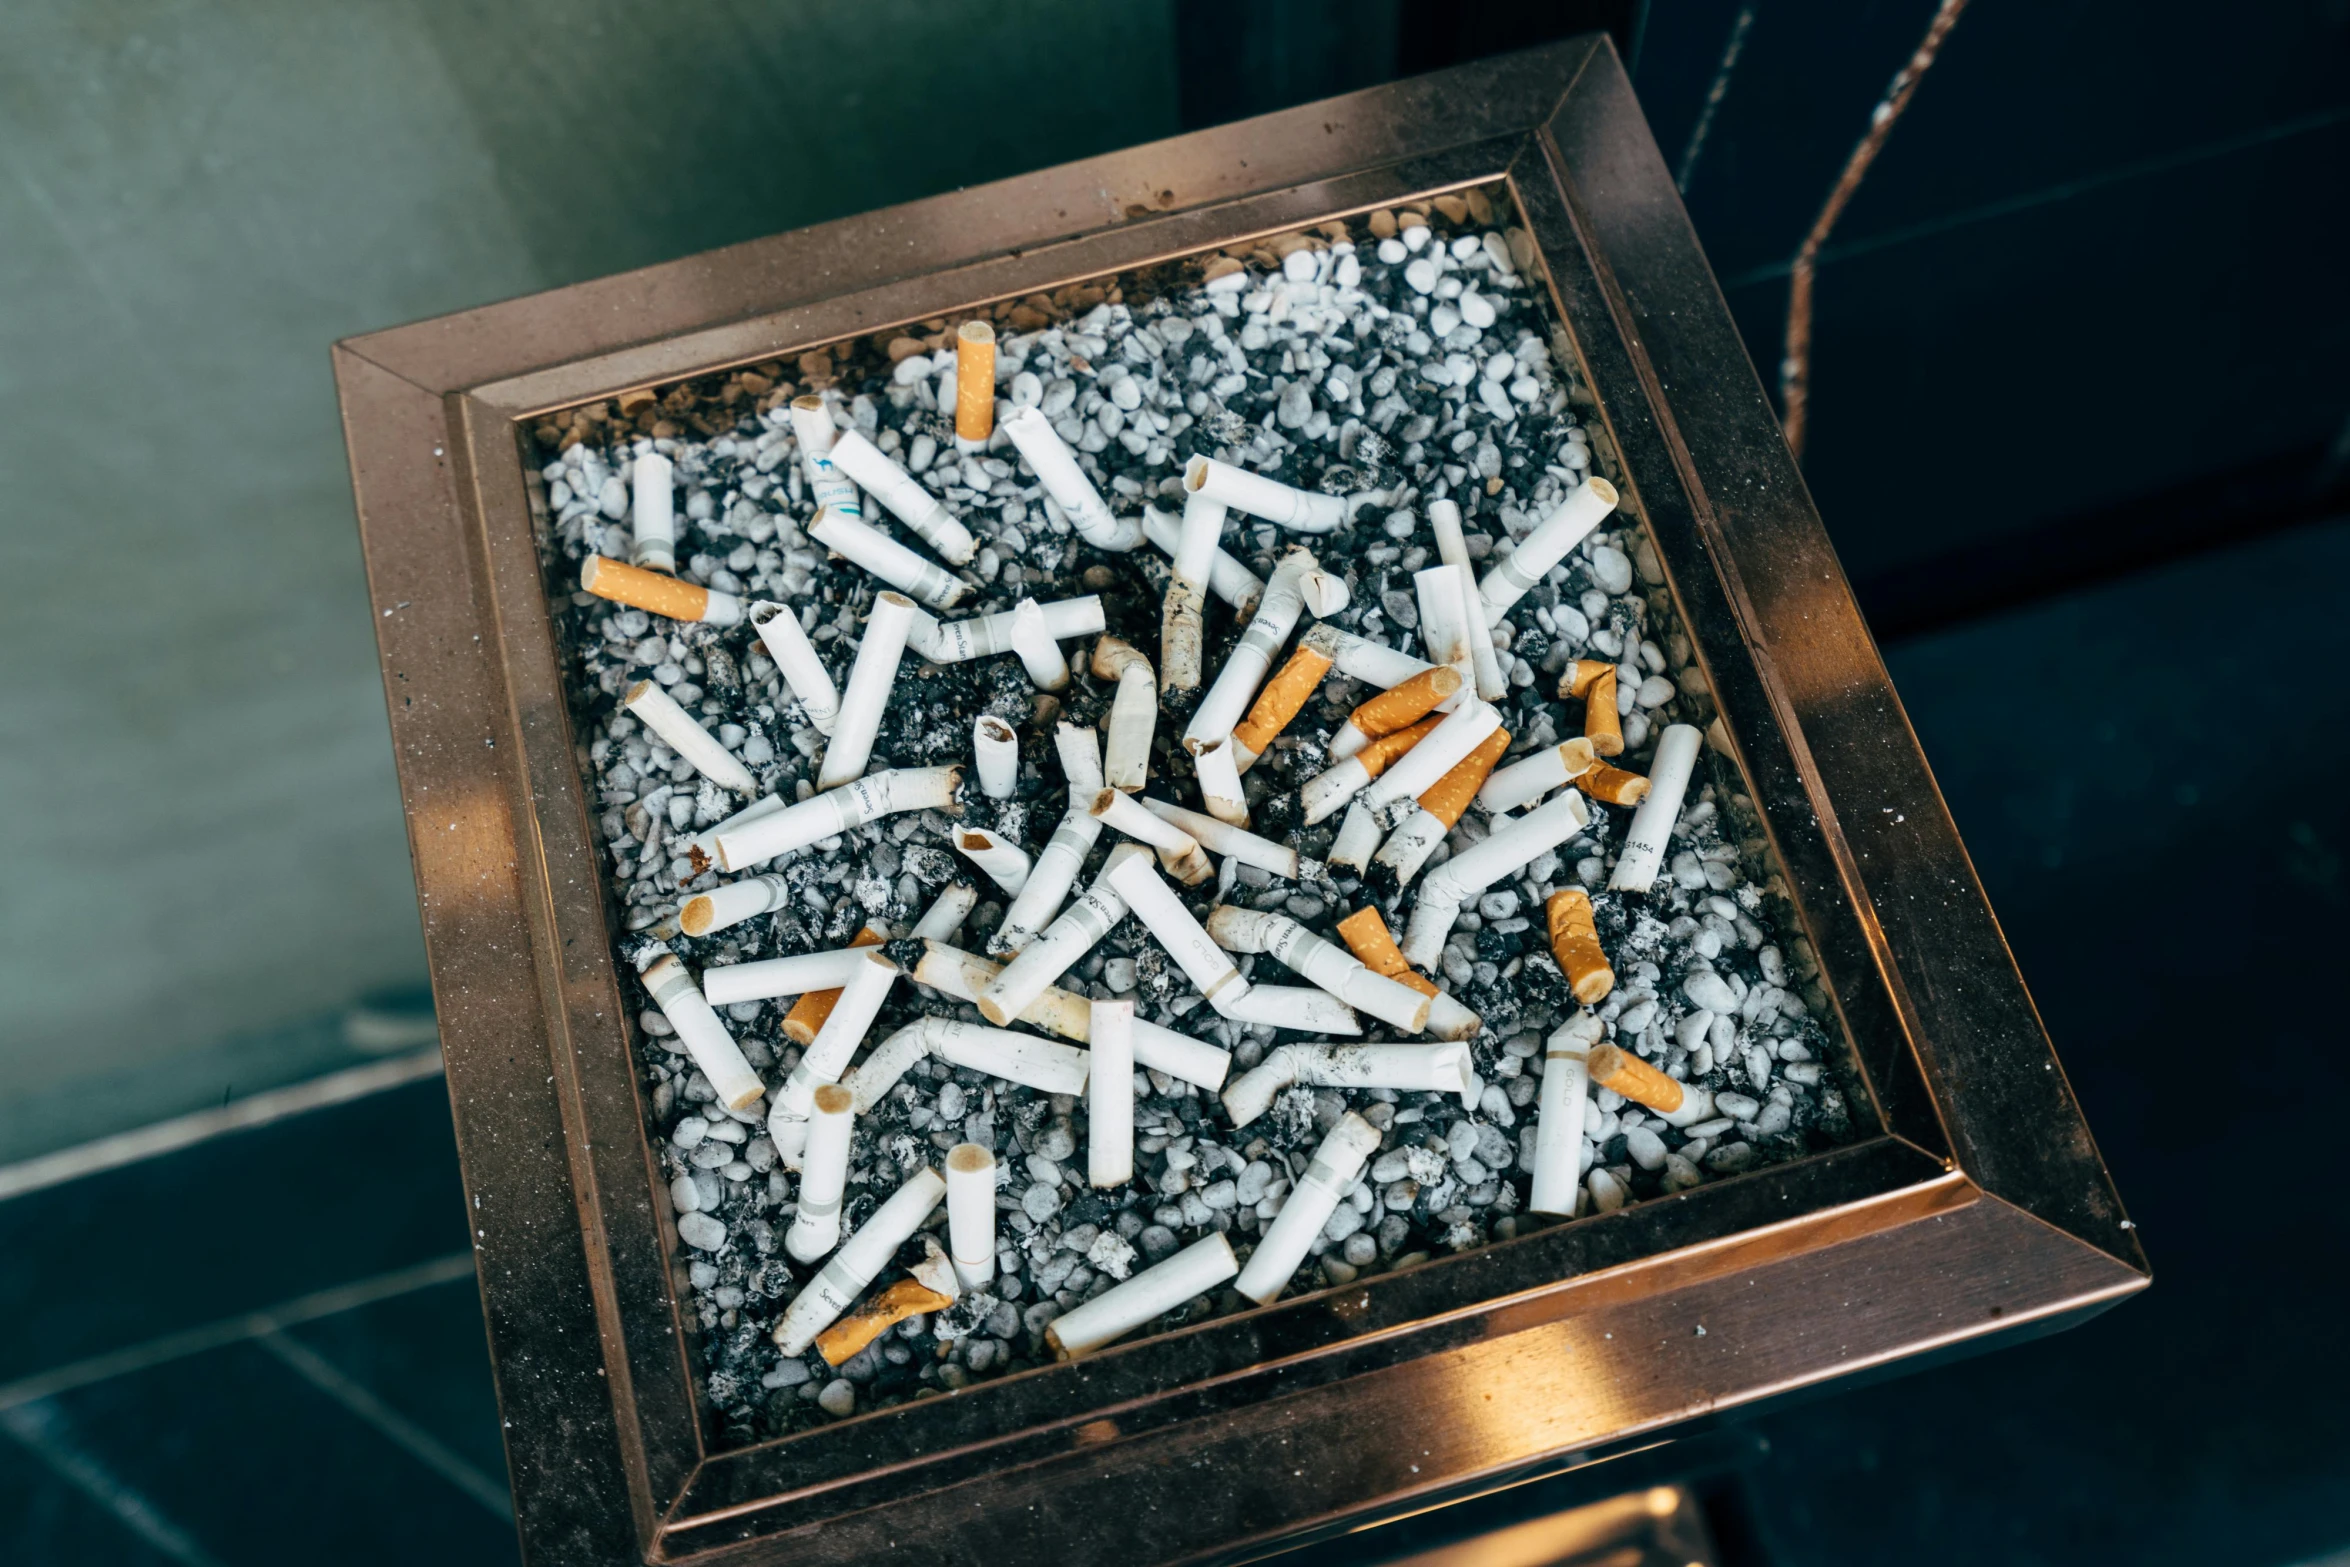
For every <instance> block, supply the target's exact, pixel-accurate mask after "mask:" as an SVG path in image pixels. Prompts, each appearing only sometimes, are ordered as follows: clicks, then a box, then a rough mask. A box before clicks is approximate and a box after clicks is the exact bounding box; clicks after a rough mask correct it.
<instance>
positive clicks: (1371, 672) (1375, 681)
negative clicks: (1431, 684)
mask: <svg viewBox="0 0 2350 1567" xmlns="http://www.w3.org/2000/svg"><path fill="white" fill-rule="evenodd" d="M1298 645H1299V646H1300V647H1310V648H1312V649H1313V650H1314V651H1315V652H1317V653H1319V654H1321V655H1322V656H1323V657H1324V658H1326V659H1328V660H1330V665H1331V667H1332V668H1333V669H1336V670H1337V671H1338V672H1339V673H1340V674H1342V675H1344V676H1346V677H1347V678H1348V679H1349V680H1360V681H1361V682H1362V683H1363V684H1365V685H1367V686H1376V687H1378V688H1379V689H1380V690H1382V691H1392V690H1394V689H1395V688H1396V687H1397V686H1400V685H1402V684H1403V683H1404V682H1405V681H1407V680H1409V679H1411V678H1412V677H1413V676H1414V675H1424V674H1426V673H1427V672H1428V671H1429V670H1430V669H1432V668H1434V667H1435V666H1433V665H1431V664H1430V663H1429V662H1428V661H1427V660H1425V659H1421V658H1414V657H1413V656H1412V655H1411V654H1409V653H1406V652H1405V651H1403V650H1402V649H1401V648H1392V647H1389V646H1388V645H1387V644H1386V643H1384V642H1374V641H1372V640H1371V639H1370V638H1369V637H1358V636H1356V635H1355V634H1354V633H1353V632H1351V631H1341V630H1340V629H1339V628H1338V627H1336V626H1333V625H1331V624H1329V623H1328V622H1326V621H1325V622H1323V623H1322V624H1320V625H1317V626H1313V627H1311V628H1310V629H1308V630H1307V632H1306V634H1305V635H1304V636H1302V637H1300V638H1298Z"/></svg>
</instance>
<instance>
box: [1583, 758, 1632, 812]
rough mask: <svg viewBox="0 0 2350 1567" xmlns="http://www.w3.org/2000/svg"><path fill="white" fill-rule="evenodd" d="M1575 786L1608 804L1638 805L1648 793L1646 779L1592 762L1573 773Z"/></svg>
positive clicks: (1605, 764) (1618, 768) (1620, 769)
mask: <svg viewBox="0 0 2350 1567" xmlns="http://www.w3.org/2000/svg"><path fill="white" fill-rule="evenodd" d="M1575 787H1576V788H1578V789H1580V790H1582V791H1583V792H1584V793H1585V794H1587V795H1589V796H1591V798H1593V799H1594V800H1605V801H1606V802H1607V803H1608V804H1610V805H1638V804H1639V803H1640V801H1641V799H1642V797H1643V796H1645V795H1646V794H1647V793H1648V780H1647V779H1645V778H1643V777H1641V776H1640V775H1639V774H1638V773H1628V772H1625V771H1624V770H1623V769H1622V768H1621V767H1610V766H1608V765H1607V763H1605V762H1594V763H1592V764H1591V765H1590V766H1589V767H1586V768H1584V769H1583V771H1581V772H1579V773H1577V774H1576V775H1575Z"/></svg>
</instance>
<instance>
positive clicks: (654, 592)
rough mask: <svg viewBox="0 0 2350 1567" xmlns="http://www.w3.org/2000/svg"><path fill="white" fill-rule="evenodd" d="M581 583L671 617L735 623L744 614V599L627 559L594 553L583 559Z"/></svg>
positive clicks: (616, 599)
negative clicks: (666, 575) (668, 575)
mask: <svg viewBox="0 0 2350 1567" xmlns="http://www.w3.org/2000/svg"><path fill="white" fill-rule="evenodd" d="M579 585H580V586H581V587H582V588H584V589H586V590H587V591H588V592H590V593H593V594H594V595H595V596H596V597H598V598H604V599H610V600H611V601H612V602H613V603H615V604H626V605H628V606H630V607H631V608H634V609H641V610H643V611H645V612H646V613H647V614H652V615H661V616H664V617H666V618H668V619H670V620H695V621H700V622H702V623H703V624H704V625H711V626H731V625H734V624H736V623H737V622H739V621H740V620H741V619H742V618H743V601H742V600H741V599H738V598H736V597H735V596H734V595H733V594H731V593H720V592H718V591H717V590H716V589H714V588H698V587H695V586H694V585H693V584H692V583H690V582H680V581H679V580H678V579H677V578H675V577H665V576H663V575H662V574H661V573H660V572H657V571H647V570H645V569H644V568H643V567H642V566H631V565H630V564H629V563H628V562H626V561H624V560H611V559H609V558H607V557H605V556H602V555H590V556H589V557H588V558H587V559H586V560H584V561H582V562H581V563H580V567H579Z"/></svg>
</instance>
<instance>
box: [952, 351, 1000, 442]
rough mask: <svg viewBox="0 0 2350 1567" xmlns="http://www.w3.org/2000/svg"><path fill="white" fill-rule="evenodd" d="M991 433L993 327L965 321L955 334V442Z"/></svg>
mask: <svg viewBox="0 0 2350 1567" xmlns="http://www.w3.org/2000/svg"><path fill="white" fill-rule="evenodd" d="M993 434H995V328H994V327H992V326H990V325H988V324H987V323H986V322H985V321H966V322H964V323H963V325H962V327H961V328H960V329H959V330H957V331H956V333H955V439H957V440H959V441H974V442H977V441H984V440H986V439H987V438H988V437H989V436H991V435H993Z"/></svg>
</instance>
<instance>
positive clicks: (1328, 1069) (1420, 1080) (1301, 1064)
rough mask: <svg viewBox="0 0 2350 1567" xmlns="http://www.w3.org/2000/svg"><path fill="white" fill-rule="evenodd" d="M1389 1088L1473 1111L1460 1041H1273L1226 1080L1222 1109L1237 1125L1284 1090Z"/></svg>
mask: <svg viewBox="0 0 2350 1567" xmlns="http://www.w3.org/2000/svg"><path fill="white" fill-rule="evenodd" d="M1300 1083H1303V1084H1305V1085H1306V1086H1307V1087H1309V1088H1344V1089H1357V1088H1392V1089H1395V1090H1397V1091H1398V1092H1403V1091H1407V1090H1408V1091H1410V1092H1413V1093H1423V1094H1459V1095H1460V1096H1461V1102H1462V1104H1463V1105H1465V1106H1467V1107H1469V1108H1471V1109H1474V1108H1475V1107H1476V1103H1477V1095H1478V1093H1479V1092H1480V1086H1481V1085H1479V1083H1478V1082H1477V1074H1476V1071H1475V1069H1474V1066H1473V1065H1472V1062H1471V1059H1470V1056H1469V1047H1468V1045H1467V1043H1466V1042H1464V1041H1458V1040H1454V1041H1448V1042H1446V1043H1444V1044H1441V1045H1316V1044H1302V1043H1301V1044H1294V1045H1276V1046H1274V1047H1273V1048H1272V1049H1271V1050H1268V1051H1267V1052H1265V1059H1264V1060H1262V1061H1260V1062H1258V1063H1257V1064H1256V1065H1255V1066H1253V1067H1251V1068H1250V1069H1249V1070H1248V1071H1246V1072H1243V1073H1242V1074H1241V1075H1240V1076H1238V1077H1236V1078H1234V1079H1233V1080H1232V1085H1231V1086H1230V1087H1229V1088H1226V1089H1225V1090H1224V1094H1223V1099H1224V1109H1225V1111H1226V1112H1227V1113H1228V1114H1230V1115H1231V1117H1232V1124H1233V1125H1234V1126H1235V1127H1242V1126H1246V1125H1248V1124H1249V1122H1251V1121H1254V1120H1255V1119H1256V1118H1257V1117H1258V1116H1261V1115H1263V1114H1264V1113H1265V1112H1266V1111H1267V1110H1270V1109H1272V1108H1273V1100H1274V1099H1275V1098H1276V1097H1277V1096H1278V1095H1279V1094H1280V1093H1281V1091H1282V1090H1283V1089H1285V1088H1294V1087H1296V1086H1297V1085H1298V1084H1300Z"/></svg>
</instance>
